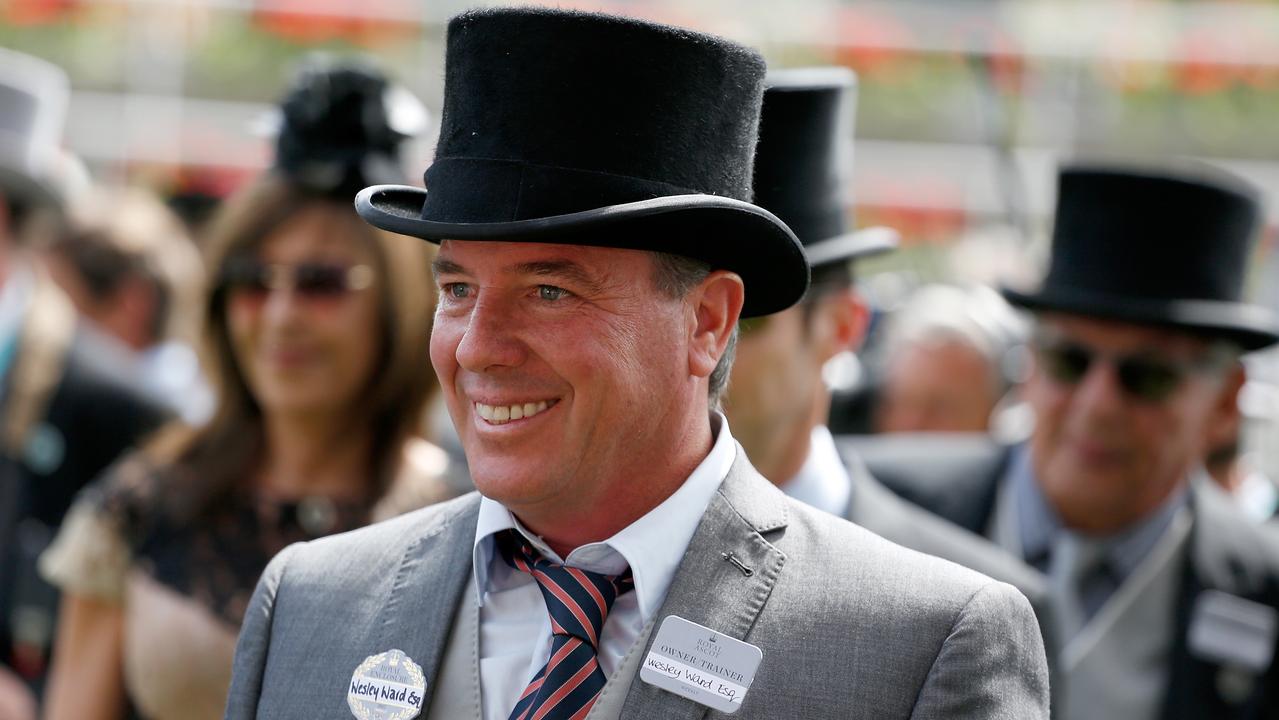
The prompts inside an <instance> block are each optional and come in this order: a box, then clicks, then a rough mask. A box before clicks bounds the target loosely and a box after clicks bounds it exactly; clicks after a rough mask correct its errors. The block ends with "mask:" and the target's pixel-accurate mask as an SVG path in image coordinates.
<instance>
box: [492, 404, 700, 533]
mask: <svg viewBox="0 0 1279 720" xmlns="http://www.w3.org/2000/svg"><path fill="white" fill-rule="evenodd" d="M715 438H716V436H715V435H713V434H712V432H711V426H710V423H708V422H706V421H705V420H702V422H701V423H699V424H698V425H696V426H695V427H694V428H693V429H691V430H690V431H689V432H688V433H685V434H683V435H680V436H678V437H675V438H671V439H670V441H669V443H668V444H667V449H668V450H669V453H668V454H665V456H664V457H663V460H664V461H665V462H664V466H663V467H654V466H652V463H644V464H633V466H632V467H629V468H626V469H625V471H624V473H625V474H616V475H614V476H613V477H612V478H610V479H609V480H607V481H604V482H600V483H598V484H597V485H596V486H595V487H597V488H600V491H599V492H596V493H593V494H592V495H591V496H590V497H583V498H581V501H580V502H577V503H573V504H572V505H566V504H565V503H562V502H561V503H557V504H556V505H557V507H553V508H540V507H527V508H516V507H509V506H508V509H510V510H511V512H512V513H513V514H514V515H515V516H516V517H517V518H519V520H520V523H521V524H523V525H524V527H526V528H527V529H528V530H529V531H530V532H533V533H535V534H536V535H538V536H539V537H541V538H542V540H543V541H545V542H546V544H547V545H548V546H550V548H551V549H552V550H554V551H555V552H556V553H557V554H558V555H559V556H560V557H567V556H568V554H569V553H570V552H572V551H573V550H575V549H577V548H578V547H581V546H582V545H587V544H589V543H594V542H602V541H604V540H607V539H608V538H610V537H613V536H614V535H616V534H617V533H619V532H621V531H622V530H623V529H625V528H626V527H627V526H629V525H631V524H632V523H634V522H635V521H636V520H639V519H640V518H641V517H644V516H645V515H647V514H648V513H649V512H652V510H653V509H654V508H656V507H657V506H658V505H661V504H662V503H663V502H664V501H665V500H666V499H667V498H669V497H670V496H671V495H673V494H674V493H675V491H676V490H679V488H680V487H681V486H682V485H683V484H684V482H685V481H686V480H688V478H689V476H691V475H692V474H693V471H694V470H696V469H697V467H698V466H699V465H701V463H702V462H703V461H704V460H705V459H706V457H707V456H708V455H709V454H710V452H711V449H712V447H713V446H714V442H715ZM639 456H641V457H642V456H643V454H640V455H639Z"/></svg>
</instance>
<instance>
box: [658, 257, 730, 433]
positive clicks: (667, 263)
mask: <svg viewBox="0 0 1279 720" xmlns="http://www.w3.org/2000/svg"><path fill="white" fill-rule="evenodd" d="M653 255H654V261H653V271H654V273H653V284H654V285H656V286H657V291H658V292H660V293H662V294H663V295H665V296H666V297H669V298H671V299H675V300H678V299H680V298H683V297H684V296H685V295H687V294H688V291H690V290H692V289H693V288H694V287H696V286H697V284H698V283H700V282H701V281H703V280H705V279H706V276H707V275H710V273H711V266H710V265H708V264H707V263H704V262H702V261H701V260H694V259H693V258H690V257H684V256H683V255H674V254H671V253H663V252H655V253H653ZM736 354H737V326H736V325H734V326H733V332H732V334H731V335H729V336H728V345H726V346H725V347H724V354H723V355H721V356H720V358H719V362H718V363H716V364H715V369H714V370H712V371H711V375H710V378H709V380H710V384H709V387H708V392H707V395H708V396H709V397H710V402H711V409H712V410H719V409H720V400H721V399H722V398H723V397H724V391H725V390H727V389H728V376H729V374H730V373H731V372H732V370H733V358H734V356H735V355H736Z"/></svg>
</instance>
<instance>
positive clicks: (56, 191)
mask: <svg viewBox="0 0 1279 720" xmlns="http://www.w3.org/2000/svg"><path fill="white" fill-rule="evenodd" d="M70 97H71V84H70V81H68V79H67V75H66V73H64V72H63V71H62V69H61V68H59V67H58V66H56V65H53V64H51V63H48V62H45V61H44V60H41V59H39V58H36V57H33V56H31V55H26V54H24V53H20V52H15V51H13V50H6V49H4V48H0V192H3V193H4V194H5V195H7V196H8V197H9V200H10V201H11V202H13V201H16V202H18V203H23V204H26V205H31V206H57V205H59V204H61V202H62V199H63V198H62V194H63V192H62V191H63V187H62V186H61V181H62V180H63V178H61V177H59V172H60V171H61V170H62V169H63V168H62V167H61V164H62V163H65V162H66V159H65V155H64V153H63V152H62V150H61V145H60V143H61V142H62V129H63V123H64V121H65V119H66V112H67V103H68V100H69V99H70Z"/></svg>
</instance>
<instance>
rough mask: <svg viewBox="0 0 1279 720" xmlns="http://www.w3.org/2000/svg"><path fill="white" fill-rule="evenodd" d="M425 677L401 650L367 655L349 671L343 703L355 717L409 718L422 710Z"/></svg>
mask: <svg viewBox="0 0 1279 720" xmlns="http://www.w3.org/2000/svg"><path fill="white" fill-rule="evenodd" d="M425 692H426V676H425V675H423V674H422V668H421V666H419V665H418V664H417V663H415V662H413V659H412V658H410V657H409V656H408V655H405V654H404V651H403V650H387V651H386V652H384V653H379V654H377V655H370V656H369V657H367V658H365V659H364V662H362V663H360V665H359V667H357V668H355V672H354V673H352V674H351V686H350V688H349V689H348V690H347V693H346V704H347V705H348V706H350V708H351V714H353V715H355V717H357V718H359V720H409V719H410V718H415V717H417V716H418V714H419V713H421V712H422V701H423V697H424V695H425Z"/></svg>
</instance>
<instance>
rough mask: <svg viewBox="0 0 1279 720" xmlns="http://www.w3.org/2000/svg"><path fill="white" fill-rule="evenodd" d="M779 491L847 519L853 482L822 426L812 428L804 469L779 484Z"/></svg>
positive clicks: (830, 437)
mask: <svg viewBox="0 0 1279 720" xmlns="http://www.w3.org/2000/svg"><path fill="white" fill-rule="evenodd" d="M782 492H784V493H786V494H787V495H789V496H791V497H793V498H795V499H796V500H798V501H800V502H802V503H804V504H806V505H810V506H812V507H815V508H817V509H818V510H824V511H826V512H828V513H830V514H831V515H836V516H838V517H847V513H848V504H849V503H850V502H851V501H852V499H853V479H852V478H851V477H849V475H848V468H846V467H845V466H844V459H843V458H842V457H840V456H839V450H838V449H836V448H835V438H834V437H833V436H832V435H831V434H830V429H829V428H827V427H826V426H825V425H818V426H817V427H815V428H813V434H812V438H811V439H810V440H809V445H808V457H807V458H805V460H804V466H803V467H801V468H800V469H799V473H798V474H796V475H795V477H793V478H791V479H790V480H788V481H786V484H785V485H782Z"/></svg>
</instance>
